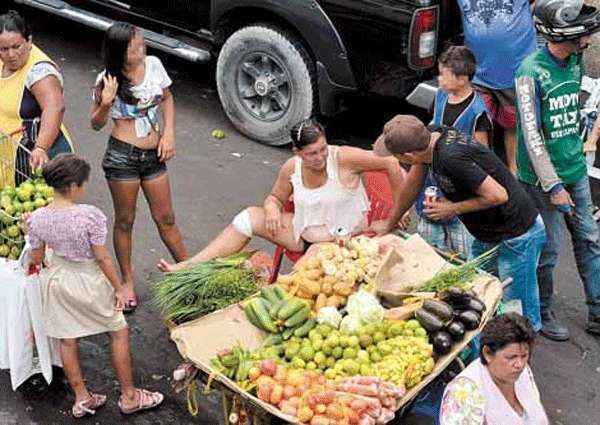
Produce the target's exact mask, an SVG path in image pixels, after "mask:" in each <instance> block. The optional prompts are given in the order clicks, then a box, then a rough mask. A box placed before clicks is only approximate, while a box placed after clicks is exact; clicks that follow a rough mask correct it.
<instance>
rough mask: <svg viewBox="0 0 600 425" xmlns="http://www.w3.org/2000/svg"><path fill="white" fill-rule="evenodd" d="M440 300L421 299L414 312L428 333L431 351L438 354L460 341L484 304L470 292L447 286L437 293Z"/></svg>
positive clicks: (475, 325) (476, 321) (478, 319)
mask: <svg viewBox="0 0 600 425" xmlns="http://www.w3.org/2000/svg"><path fill="white" fill-rule="evenodd" d="M441 297H442V299H443V300H444V301H439V300H425V301H424V302H423V307H422V308H420V309H419V310H417V311H416V312H415V318H416V319H417V321H418V322H419V323H420V324H421V326H423V328H425V329H426V330H427V332H428V333H429V334H430V341H431V343H432V344H433V350H434V352H435V354H437V355H439V356H442V355H444V354H448V353H449V352H450V351H451V350H452V346H453V345H454V344H455V343H457V342H459V341H462V339H463V338H464V336H465V333H466V332H467V331H472V330H475V329H477V328H478V327H479V325H480V323H481V315H482V314H483V312H484V311H485V304H484V303H483V301H481V300H480V299H479V298H477V297H476V296H475V294H474V293H472V292H471V291H463V290H461V289H460V288H457V287H450V288H448V290H446V291H445V292H443V293H442V294H441Z"/></svg>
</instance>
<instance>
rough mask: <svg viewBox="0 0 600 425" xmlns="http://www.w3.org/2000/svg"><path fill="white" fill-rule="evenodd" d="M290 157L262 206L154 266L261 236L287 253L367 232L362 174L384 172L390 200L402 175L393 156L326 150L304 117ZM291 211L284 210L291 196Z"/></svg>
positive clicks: (320, 133)
mask: <svg viewBox="0 0 600 425" xmlns="http://www.w3.org/2000/svg"><path fill="white" fill-rule="evenodd" d="M291 137H292V145H293V151H294V154H295V155H294V156H293V157H292V158H290V159H288V160H287V161H286V162H285V163H284V164H283V166H282V167H281V169H280V171H279V175H278V177H277V180H276V181H275V185H274V186H273V189H272V190H271V193H270V194H269V195H268V196H267V198H266V199H265V201H264V204H263V206H262V207H249V208H246V209H244V210H243V211H241V212H240V213H239V214H238V215H237V216H236V217H235V218H234V219H233V221H232V223H231V224H230V225H229V226H227V227H226V228H225V230H224V231H223V232H222V233H221V234H220V235H219V236H217V238H216V239H214V240H213V241H212V242H211V243H209V245H208V246H207V247H206V248H204V249H203V250H202V251H200V252H199V253H198V254H196V255H195V256H194V257H193V258H190V259H189V260H187V261H184V262H181V263H178V264H175V265H172V264H169V263H167V262H166V261H165V260H160V262H159V263H158V268H159V269H161V270H163V271H175V270H179V269H183V268H186V267H190V266H192V265H194V264H197V263H199V262H202V261H207V260H210V259H213V258H216V257H224V256H227V255H230V254H232V253H235V252H238V251H240V250H241V249H243V248H244V247H245V246H246V245H247V244H248V242H249V241H250V239H251V238H252V237H253V236H260V237H261V238H263V239H266V240H268V241H270V242H273V243H275V244H277V245H282V246H283V247H284V248H286V249H287V250H289V251H304V250H305V249H306V248H307V244H310V243H317V242H327V241H332V240H334V233H335V231H336V230H337V229H340V228H343V229H345V230H346V231H347V232H349V233H350V234H352V235H356V234H359V233H362V232H364V231H365V230H367V220H366V215H367V212H368V211H369V200H368V198H367V193H366V191H365V187H364V185H363V182H362V179H361V177H362V173H363V172H365V171H387V174H388V177H389V181H390V185H391V189H392V193H393V194H394V198H395V197H396V194H397V193H398V190H399V188H400V184H401V182H402V179H403V177H404V172H403V171H402V170H401V168H400V166H399V165H398V161H394V160H393V158H391V157H390V158H379V157H377V156H375V155H373V154H372V153H371V151H366V150H363V149H359V148H353V147H348V146H330V145H328V144H327V139H326V137H325V131H324V129H323V127H322V126H321V124H319V123H318V122H316V121H314V120H312V119H307V120H305V121H302V122H300V123H298V124H297V125H295V126H294V127H293V128H292V130H291ZM292 195H293V200H294V207H295V212H294V213H289V212H284V211H283V206H284V204H285V203H286V202H287V201H288V200H289V199H290V198H291V197H292Z"/></svg>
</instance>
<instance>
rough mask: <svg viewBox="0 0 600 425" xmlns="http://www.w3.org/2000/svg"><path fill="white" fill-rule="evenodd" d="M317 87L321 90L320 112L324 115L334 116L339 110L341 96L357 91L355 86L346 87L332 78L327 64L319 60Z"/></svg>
mask: <svg viewBox="0 0 600 425" xmlns="http://www.w3.org/2000/svg"><path fill="white" fill-rule="evenodd" d="M317 88H318V91H319V95H318V99H319V112H320V113H321V114H322V115H324V116H332V115H335V114H336V113H337V112H339V99H340V97H341V96H343V95H345V94H349V93H354V92H356V89H355V88H353V87H346V86H342V85H340V84H337V83H335V82H333V81H332V80H331V77H329V74H328V73H327V69H326V68H325V65H323V63H321V62H317Z"/></svg>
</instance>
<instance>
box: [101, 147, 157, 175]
mask: <svg viewBox="0 0 600 425" xmlns="http://www.w3.org/2000/svg"><path fill="white" fill-rule="evenodd" d="M102 169H103V170H104V175H105V177H106V180H152V179H154V178H156V177H158V176H160V175H161V174H163V173H166V172H167V165H166V164H165V163H164V162H160V161H159V160H158V153H157V150H156V149H147V150H146V149H140V148H137V147H135V146H133V145H131V144H129V143H126V142H122V141H120V140H118V139H115V138H114V137H112V136H111V137H110V139H108V146H107V148H106V153H105V154H104V159H103V160H102Z"/></svg>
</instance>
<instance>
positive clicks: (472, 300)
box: [454, 296, 485, 315]
mask: <svg viewBox="0 0 600 425" xmlns="http://www.w3.org/2000/svg"><path fill="white" fill-rule="evenodd" d="M454 307H455V308H456V309H457V310H472V311H474V312H475V313H477V314H479V315H481V314H482V313H483V312H484V311H485V304H484V303H483V301H481V300H480V299H479V298H477V297H471V296H469V297H468V298H467V299H466V300H465V301H464V302H462V303H460V304H455V305H454Z"/></svg>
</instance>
